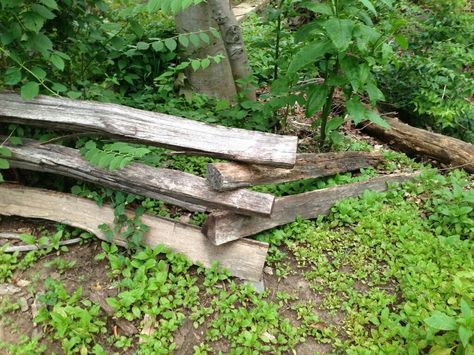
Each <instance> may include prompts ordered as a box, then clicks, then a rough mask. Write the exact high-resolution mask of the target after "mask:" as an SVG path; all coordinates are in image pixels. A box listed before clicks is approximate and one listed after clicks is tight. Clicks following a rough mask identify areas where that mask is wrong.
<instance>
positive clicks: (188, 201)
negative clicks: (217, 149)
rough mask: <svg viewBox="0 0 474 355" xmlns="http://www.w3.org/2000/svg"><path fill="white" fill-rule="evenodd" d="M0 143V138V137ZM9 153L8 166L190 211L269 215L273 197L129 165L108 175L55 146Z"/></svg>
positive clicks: (30, 144)
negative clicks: (218, 189) (223, 189)
mask: <svg viewBox="0 0 474 355" xmlns="http://www.w3.org/2000/svg"><path fill="white" fill-rule="evenodd" d="M0 140H1V141H3V140H2V138H1V137H0ZM7 146H8V149H10V150H11V151H12V157H10V158H7V159H10V161H11V166H12V167H16V168H22V169H28V170H35V171H43V172H49V173H55V174H59V175H65V176H69V177H73V178H76V179H79V180H83V181H88V182H92V183H97V184H102V185H105V186H108V187H111V188H115V189H120V190H123V191H126V192H129V193H133V194H137V195H142V196H147V197H151V198H156V199H160V200H163V201H165V202H168V203H172V204H175V205H178V206H181V207H183V208H187V209H190V210H194V211H196V210H198V211H203V210H206V209H207V208H223V209H227V210H231V211H234V212H237V213H240V214H245V215H267V216H268V215H270V213H271V211H272V207H273V201H274V199H275V198H274V196H272V195H270V194H264V193H259V192H254V191H249V190H244V189H240V190H235V191H229V192H225V193H219V192H216V191H214V190H213V189H211V188H210V187H209V185H208V184H207V182H206V179H204V178H201V177H198V176H195V175H192V174H188V173H185V172H182V171H178V170H171V169H161V168H153V167H150V166H147V165H144V164H137V163H132V164H130V165H128V166H127V167H125V168H124V169H119V170H114V171H108V170H106V169H100V168H98V167H95V166H93V165H91V164H90V163H89V162H87V161H86V160H84V159H83V158H82V157H81V154H80V153H79V151H78V150H76V149H72V148H67V147H64V146H61V145H57V144H45V145H42V144H39V143H38V142H35V141H33V140H29V139H24V144H23V145H20V146H14V145H7Z"/></svg>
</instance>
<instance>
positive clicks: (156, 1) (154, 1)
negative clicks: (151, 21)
mask: <svg viewBox="0 0 474 355" xmlns="http://www.w3.org/2000/svg"><path fill="white" fill-rule="evenodd" d="M159 7H160V0H149V1H148V4H147V10H148V12H150V13H151V12H155V11H157V10H158V8H159Z"/></svg>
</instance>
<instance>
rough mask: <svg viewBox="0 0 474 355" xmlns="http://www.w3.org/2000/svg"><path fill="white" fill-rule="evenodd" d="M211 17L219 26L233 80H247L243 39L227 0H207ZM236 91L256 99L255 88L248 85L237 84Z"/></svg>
mask: <svg viewBox="0 0 474 355" xmlns="http://www.w3.org/2000/svg"><path fill="white" fill-rule="evenodd" d="M207 3H208V4H209V8H210V9H211V11H212V17H213V19H214V20H215V21H216V23H217V25H218V26H219V30H220V32H221V35H222V38H223V40H224V46H225V48H226V51H227V57H228V58H229V62H230V67H231V69H232V75H233V77H234V80H244V81H245V80H248V79H249V77H250V73H251V72H250V66H249V60H248V56H247V51H246V49H245V44H244V40H243V38H242V33H241V30H240V26H239V23H238V22H237V19H236V18H235V15H234V13H233V11H232V8H231V5H230V1H229V0H208V2H207ZM237 91H239V92H244V93H246V95H247V98H248V99H249V100H252V101H255V100H256V93H255V88H254V87H253V86H252V85H250V84H247V85H239V84H237Z"/></svg>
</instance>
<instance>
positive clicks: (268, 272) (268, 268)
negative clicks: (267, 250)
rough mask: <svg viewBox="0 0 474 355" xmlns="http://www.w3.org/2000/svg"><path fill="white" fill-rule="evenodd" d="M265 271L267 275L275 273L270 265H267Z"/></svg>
mask: <svg viewBox="0 0 474 355" xmlns="http://www.w3.org/2000/svg"><path fill="white" fill-rule="evenodd" d="M263 272H264V273H265V274H267V275H273V269H272V268H271V267H270V266H265V267H264V268H263Z"/></svg>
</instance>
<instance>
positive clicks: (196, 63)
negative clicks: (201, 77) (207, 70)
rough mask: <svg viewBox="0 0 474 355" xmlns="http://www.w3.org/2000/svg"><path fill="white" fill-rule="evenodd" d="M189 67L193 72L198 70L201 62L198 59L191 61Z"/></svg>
mask: <svg viewBox="0 0 474 355" xmlns="http://www.w3.org/2000/svg"><path fill="white" fill-rule="evenodd" d="M191 67H192V68H193V70H194V71H196V70H198V69H199V68H200V67H201V61H200V60H199V59H193V60H191Z"/></svg>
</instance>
